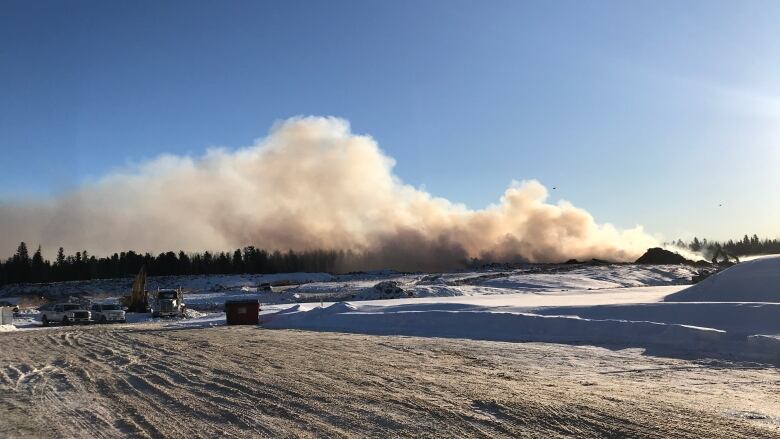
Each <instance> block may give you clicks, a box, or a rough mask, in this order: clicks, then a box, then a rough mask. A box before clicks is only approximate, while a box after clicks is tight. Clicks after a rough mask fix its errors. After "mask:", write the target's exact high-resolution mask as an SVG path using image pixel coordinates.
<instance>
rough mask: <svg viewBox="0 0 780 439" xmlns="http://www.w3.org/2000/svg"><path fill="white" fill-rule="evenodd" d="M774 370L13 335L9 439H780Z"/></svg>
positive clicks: (507, 352) (236, 332)
mask: <svg viewBox="0 0 780 439" xmlns="http://www.w3.org/2000/svg"><path fill="white" fill-rule="evenodd" d="M778 384H780V373H779V372H778V369H776V368H772V367H762V366H760V365H751V364H736V363H728V362H714V361H705V360H698V361H686V360H679V359H668V358H656V357H651V356H644V355H642V353H641V352H640V351H638V350H615V351H612V350H608V349H603V348H595V347H589V346H568V345H556V344H546V343H497V342H485V341H471V340H451V339H426V338H411V337H378V336H363V335H352V334H335V333H315V332H304V331H287V330H264V329H259V328H255V327H216V328H197V329H165V328H161V327H160V326H155V325H153V324H146V325H132V326H130V325H125V326H91V327H84V328H51V329H47V330H40V331H18V332H13V333H3V334H0V437H4V438H5V437H10V438H15V437H23V438H24V437H47V438H48V437H63V438H101V437H125V436H134V437H150V438H157V437H177V438H178V437H181V438H199V437H208V438H211V437H216V436H224V437H323V436H326V437H352V436H354V437H366V436H372V437H399V436H402V437H412V436H414V437H426V436H428V437H475V436H476V437H484V436H505V437H637V438H643V437H657V438H665V437H684V438H702V437H713V438H718V437H722V438H740V437H742V438H761V437H778V436H780V392H778V390H777V389H778Z"/></svg>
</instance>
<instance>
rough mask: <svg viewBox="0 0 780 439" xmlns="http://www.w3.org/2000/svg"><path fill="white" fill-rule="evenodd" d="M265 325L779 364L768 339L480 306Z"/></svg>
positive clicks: (367, 309)
mask: <svg viewBox="0 0 780 439" xmlns="http://www.w3.org/2000/svg"><path fill="white" fill-rule="evenodd" d="M775 315H776V314H775ZM262 324H263V326H265V327H269V328H286V329H306V330H315V331H336V332H351V333H360V334H374V335H406V336H421V337H446V338H471V339H477V340H494V341H512V342H518V341H535V342H550V343H584V344H594V345H599V346H621V347H643V348H649V349H652V350H653V352H656V353H658V352H664V353H667V354H668V353H671V352H678V353H686V355H699V354H706V355H714V356H716V357H720V356H726V357H728V358H734V359H742V360H748V359H749V360H755V361H767V362H770V363H773V364H778V363H780V339H777V338H774V337H769V336H763V335H746V334H732V333H729V332H726V331H723V330H719V329H713V328H706V327H697V326H691V325H685V324H672V323H659V322H650V321H634V320H626V319H588V318H581V317H578V316H566V315H539V314H533V313H528V312H517V311H513V310H507V309H501V308H495V307H490V306H480V305H465V304H463V305H460V304H442V303H429V304H417V305H412V304H410V305H396V306H393V305H390V306H371V305H366V304H360V303H359V302H356V303H347V302H339V303H335V304H333V305H330V306H328V307H325V308H319V307H318V308H313V309H308V310H307V309H304V308H303V307H302V306H300V305H296V306H293V307H291V308H289V309H287V310H283V311H280V312H278V313H276V314H271V315H267V316H264V318H263V322H262Z"/></svg>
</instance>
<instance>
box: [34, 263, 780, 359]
mask: <svg viewBox="0 0 780 439" xmlns="http://www.w3.org/2000/svg"><path fill="white" fill-rule="evenodd" d="M767 261H770V262H767ZM778 262H780V258H766V259H757V260H754V261H750V262H748V263H745V264H740V265H737V266H735V267H733V268H731V269H729V270H726V271H723V272H721V273H719V274H718V275H716V277H714V279H717V282H711V281H709V280H708V281H705V282H703V283H700V284H698V285H697V286H695V287H693V288H690V289H688V290H686V288H688V286H689V285H688V284H689V283H690V277H691V275H692V274H694V272H693V270H692V269H691V268H688V267H683V266H639V265H576V266H545V267H542V268H540V267H535V266H529V267H528V268H523V269H517V270H484V271H483V270H480V271H470V272H458V273H443V274H434V275H430V274H399V273H394V272H381V273H359V274H351V275H340V276H330V275H326V274H319V273H294V274H286V275H274V276H248V275H244V276H191V277H187V276H183V277H175V278H174V277H169V278H157V279H153V282H157V283H158V284H160V285H161V286H164V287H170V286H172V284H174V283H180V284H181V286H182V287H183V288H185V290H188V291H189V293H188V294H186V296H185V299H186V301H187V303H188V305H189V306H190V307H192V308H194V309H197V310H199V311H200V312H202V313H203V314H201V315H199V316H198V315H194V316H193V317H192V318H189V319H185V320H171V321H166V320H163V321H162V323H163V325H165V326H171V327H209V326H219V325H224V322H225V320H224V314H223V313H222V312H220V311H221V308H222V306H223V304H224V302H225V301H226V300H231V299H237V298H254V299H258V300H260V301H261V303H262V312H261V322H262V326H263V327H266V328H290V329H307V330H316V331H340V332H353V333H366V334H378V335H407V336H425V337H457V338H472V339H484V340H496V341H544V342H561V343H584V344H594V345H610V346H617V347H621V346H625V347H644V348H647V349H654V350H655V351H656V352H661V353H666V352H672V351H675V352H678V353H679V352H683V353H685V352H689V353H691V354H693V353H700V354H701V353H704V354H706V355H713V356H721V357H723V356H725V357H728V358H735V359H740V360H751V361H762V362H771V363H780V337H778V334H780V303H776V302H780V300H777V299H775V300H774V301H773V302H770V303H744V302H740V301H737V300H736V299H734V298H732V299H734V300H733V301H731V302H730V303H719V302H707V301H706V298H705V299H702V300H705V302H676V301H674V302H672V301H670V300H672V298H674V297H677V296H678V295H675V294H674V293H679V296H685V295H686V294H690V293H689V291H703V290H704V287H705V286H706V285H707V284H708V283H709V284H717V285H722V284H729V285H731V284H732V283H733V282H737V283H738V284H739V283H740V282H741V283H742V284H744V286H745V288H747V289H750V288H754V289H756V290H760V291H764V289H762V288H765V285H763V284H762V279H764V280H765V281H766V282H774V281H775V279H776V278H775V275H776V273H778V271H777V270H778V267H777V266H776V264H777V263H778ZM767 264H768V265H767ZM773 264H775V265H773ZM756 267H758V268H760V269H757V268H756ZM746 270H750V272H749V273H747V274H746ZM762 273H763V275H762ZM762 276H764V277H763V278H762ZM732 277H733V278H734V279H737V280H734V279H731V278H732ZM744 279H749V282H747V281H746V280H744ZM383 281H394V282H397V285H398V286H399V287H400V288H401V290H402V291H403V295H404V297H401V298H393V299H388V300H366V299H377V298H379V297H382V294H381V293H380V292H379V291H378V290H376V289H374V288H373V287H374V285H376V284H377V283H379V282H383ZM99 282H103V283H104V285H105V283H106V282H108V281H99ZM114 282H117V281H114ZM264 282H272V283H281V284H287V285H284V286H279V287H274V291H273V292H262V291H258V286H259V285H260V284H262V283H264ZM55 285H56V284H55ZM60 285H63V284H60ZM115 287H116V288H119V285H116V286H115ZM68 288H73V286H71V285H67V286H66V287H65V289H66V290H67V289H68ZM745 288H743V289H742V290H741V291H745ZM713 291H715V290H713ZM697 294H703V293H697ZM712 294H715V295H716V296H717V295H718V294H720V295H722V294H723V293H722V292H718V291H715V292H714V293H712ZM406 296H410V297H406ZM703 297H706V294H705V295H704V296H703ZM717 297H721V296H717ZM717 297H716V298H717ZM109 298H110V297H109ZM130 320H131V321H133V320H140V321H148V320H149V317H148V316H136V317H133V318H131V319H130ZM20 326H29V325H20Z"/></svg>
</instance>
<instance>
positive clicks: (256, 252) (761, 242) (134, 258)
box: [0, 235, 780, 285]
mask: <svg viewBox="0 0 780 439" xmlns="http://www.w3.org/2000/svg"><path fill="white" fill-rule="evenodd" d="M667 244H671V245H673V246H676V247H679V248H685V249H688V250H690V251H693V252H696V253H699V254H701V255H702V256H703V258H706V259H709V255H712V254H715V253H716V251H717V249H718V248H720V249H722V250H724V251H725V252H727V253H729V254H731V255H736V256H746V255H761V254H780V240H778V239H761V238H759V237H758V236H757V235H753V236H752V237H751V236H748V235H745V236H744V237H743V238H742V239H739V240H728V241H725V242H720V241H715V240H707V239H699V238H697V237H695V238H693V239H692V240H691V241H688V242H685V241H683V240H677V241H674V242H671V243H667ZM360 265H361V264H360V255H358V254H356V253H353V252H350V251H346V252H345V251H336V250H308V251H299V252H296V251H293V250H288V251H287V252H281V251H278V250H276V251H267V250H263V249H258V248H255V247H253V246H248V247H244V248H243V249H236V250H235V251H232V252H213V253H212V252H208V251H205V252H202V253H200V252H196V253H186V252H184V251H179V252H173V251H169V252H165V253H160V254H158V255H157V256H154V255H152V254H150V253H137V252H134V251H132V250H131V251H126V252H120V253H114V254H113V255H111V256H108V257H96V256H95V255H91V254H89V253H88V252H87V251H86V250H82V251H77V252H76V253H75V254H70V255H66V253H65V249H63V248H62V247H60V248H59V249H58V251H57V254H56V257H55V259H54V260H53V261H50V260H48V259H45V258H44V257H43V252H42V249H41V247H40V246H38V248H37V249H36V251H35V252H33V253H32V255H31V254H30V251H29V249H28V248H27V244H26V243H24V242H22V243H20V244H19V246H18V248H17V250H16V253H14V254H13V255H12V256H11V257H9V258H8V259H6V260H5V261H0V285H3V284H10V283H21V282H30V283H41V282H61V281H72V280H90V279H108V278H118V277H128V276H134V275H135V274H137V273H138V271H139V270H140V269H141V267H142V266H145V267H146V271H147V273H148V274H149V275H152V276H167V275H203V274H242V273H249V274H271V273H292V272H326V273H338V272H340V271H343V268H344V267H347V266H350V267H355V266H360ZM479 265H480V261H479V260H478V259H473V260H470V261H463V266H464V268H465V267H472V268H474V267H478V266H479Z"/></svg>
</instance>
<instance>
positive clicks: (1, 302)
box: [0, 300, 19, 315]
mask: <svg viewBox="0 0 780 439" xmlns="http://www.w3.org/2000/svg"><path fill="white" fill-rule="evenodd" d="M0 306H8V307H10V308H11V311H12V312H13V313H14V315H18V314H19V306H18V305H14V304H13V303H11V302H8V301H6V300H0Z"/></svg>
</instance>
